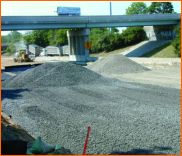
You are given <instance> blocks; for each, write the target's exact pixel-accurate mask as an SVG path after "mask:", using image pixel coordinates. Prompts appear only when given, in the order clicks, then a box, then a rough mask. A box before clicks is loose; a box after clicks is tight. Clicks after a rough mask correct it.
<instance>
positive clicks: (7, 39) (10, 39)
mask: <svg viewBox="0 0 182 156" xmlns="http://www.w3.org/2000/svg"><path fill="white" fill-rule="evenodd" d="M21 39H22V34H21V33H19V32H17V31H12V32H10V33H9V34H8V35H6V36H2V43H4V44H10V43H15V42H18V41H20V40H21Z"/></svg>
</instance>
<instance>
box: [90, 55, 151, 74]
mask: <svg viewBox="0 0 182 156" xmlns="http://www.w3.org/2000/svg"><path fill="white" fill-rule="evenodd" d="M88 69H91V70H93V71H95V72H98V73H104V74H124V73H136V72H142V71H147V70H149V69H148V68H146V67H144V66H142V65H140V64H137V63H136V62H134V61H132V60H130V59H128V58H127V57H125V56H123V55H121V54H120V55H110V56H107V57H106V58H102V59H100V60H98V61H96V62H95V63H93V64H91V65H90V66H88Z"/></svg>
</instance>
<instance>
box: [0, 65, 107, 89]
mask: <svg viewBox="0 0 182 156" xmlns="http://www.w3.org/2000/svg"><path fill="white" fill-rule="evenodd" d="M99 80H102V81H104V78H103V77H102V76H101V75H99V74H97V73H95V72H93V71H91V70H89V69H87V68H85V67H82V66H80V65H76V64H73V63H70V62H54V63H53V62H52V63H46V64H43V65H40V66H37V67H35V68H33V69H29V70H26V71H25V72H22V73H21V74H19V75H17V76H16V77H13V78H12V79H10V80H9V81H6V82H5V83H4V85H3V87H5V88H36V87H58V86H70V85H78V84H88V83H92V82H93V81H95V82H96V81H99Z"/></svg>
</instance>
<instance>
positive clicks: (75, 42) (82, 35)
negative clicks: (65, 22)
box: [67, 29, 90, 62]
mask: <svg viewBox="0 0 182 156" xmlns="http://www.w3.org/2000/svg"><path fill="white" fill-rule="evenodd" d="M89 34H90V30H89V29H78V30H68V31H67V37H68V45H69V50H70V54H69V58H70V61H78V62H85V61H87V59H88V57H89V49H87V48H86V47H85V44H86V43H87V42H88V41H89Z"/></svg>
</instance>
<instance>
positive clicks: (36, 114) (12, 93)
mask: <svg viewBox="0 0 182 156" xmlns="http://www.w3.org/2000/svg"><path fill="white" fill-rule="evenodd" d="M179 103H180V90H179V89H174V88H167V87H160V86H154V85H145V84H137V83H130V82H126V81H118V80H114V79H110V82H109V83H108V82H107V83H104V82H102V81H101V82H100V84H99V85H98V83H97V84H95V83H93V84H92V85H89V84H80V85H75V86H65V87H49V88H37V89H35V88H34V89H10V88H3V89H2V110H3V112H5V113H7V114H11V115H12V118H13V120H14V121H16V122H17V123H18V124H20V125H21V126H22V127H24V128H25V129H26V130H27V131H28V132H29V133H30V134H32V135H33V136H34V137H37V136H41V137H42V138H43V140H44V141H46V142H48V143H51V144H60V145H62V146H64V147H65V148H69V149H70V150H71V151H72V152H73V153H74V154H81V153H82V150H83V144H84V139H85V136H86V131H87V126H91V128H92V131H91V136H90V142H89V146H88V153H89V154H109V153H117V154H156V153H157V154H166V153H168V154H169V153H170V154H176V153H179V151H180V130H179V124H180V117H179V116H180V114H179V110H180V109H179V106H180V105H179Z"/></svg>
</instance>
